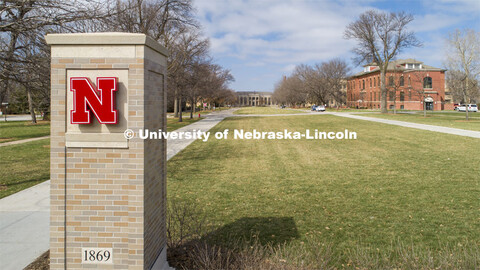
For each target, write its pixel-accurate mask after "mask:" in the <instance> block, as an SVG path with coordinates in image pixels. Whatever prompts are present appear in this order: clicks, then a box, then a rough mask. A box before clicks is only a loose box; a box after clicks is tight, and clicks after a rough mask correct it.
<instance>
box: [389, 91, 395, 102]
mask: <svg viewBox="0 0 480 270" xmlns="http://www.w3.org/2000/svg"><path fill="white" fill-rule="evenodd" d="M388 93H389V98H390V101H393V99H395V92H394V91H390V92H388Z"/></svg>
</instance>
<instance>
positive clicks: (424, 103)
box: [422, 94, 427, 118]
mask: <svg viewBox="0 0 480 270" xmlns="http://www.w3.org/2000/svg"><path fill="white" fill-rule="evenodd" d="M422 99H423V100H422V102H423V117H424V118H425V117H427V103H426V102H425V94H423V95H422Z"/></svg>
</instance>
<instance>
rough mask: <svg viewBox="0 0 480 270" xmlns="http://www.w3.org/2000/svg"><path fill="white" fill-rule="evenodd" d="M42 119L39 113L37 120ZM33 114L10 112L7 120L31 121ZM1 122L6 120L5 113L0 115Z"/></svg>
mask: <svg viewBox="0 0 480 270" xmlns="http://www.w3.org/2000/svg"><path fill="white" fill-rule="evenodd" d="M40 119H42V116H41V115H37V120H40ZM31 120H32V116H31V115H30V114H9V115H7V122H10V121H31ZM0 122H5V115H0Z"/></svg>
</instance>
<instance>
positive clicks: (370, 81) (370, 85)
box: [370, 78, 372, 88]
mask: <svg viewBox="0 0 480 270" xmlns="http://www.w3.org/2000/svg"><path fill="white" fill-rule="evenodd" d="M370 88H372V78H370Z"/></svg>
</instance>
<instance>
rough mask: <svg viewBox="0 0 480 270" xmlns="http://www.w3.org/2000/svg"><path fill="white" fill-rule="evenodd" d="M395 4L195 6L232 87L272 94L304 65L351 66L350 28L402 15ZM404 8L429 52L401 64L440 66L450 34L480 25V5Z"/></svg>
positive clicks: (452, 0)
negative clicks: (374, 13)
mask: <svg viewBox="0 0 480 270" xmlns="http://www.w3.org/2000/svg"><path fill="white" fill-rule="evenodd" d="M393 2H394V3H392V4H390V3H391V2H389V1H387V2H385V1H373V0H340V1H334V0H282V1H280V0H196V1H195V2H194V3H195V6H196V7H197V11H198V17H199V20H200V22H201V24H202V26H203V28H204V29H203V30H204V32H205V33H206V35H207V36H208V37H210V39H211V50H212V53H213V55H214V57H215V58H217V59H220V62H222V64H224V65H226V67H227V68H229V69H231V70H232V74H233V75H234V76H236V77H238V79H237V81H236V82H235V83H234V84H233V87H234V88H237V89H244V90H248V89H249V88H252V89H253V88H255V89H265V90H267V89H272V88H273V84H274V81H275V79H270V78H281V75H282V74H288V73H290V72H291V71H292V70H293V68H294V67H295V65H298V64H300V63H310V64H311V63H315V62H321V61H326V60H329V59H332V58H334V57H340V58H343V59H345V60H347V61H348V60H350V59H351V56H352V55H351V52H350V51H351V49H352V48H353V47H354V46H355V45H356V43H355V41H352V40H345V39H344V38H343V32H344V30H345V27H346V26H347V24H348V23H350V22H352V21H353V20H354V19H355V18H357V16H358V15H359V14H361V13H362V12H363V11H365V10H368V9H383V10H385V11H400V10H398V8H401V7H398V6H397V5H396V3H397V2H395V1H393ZM404 3H405V8H407V9H409V10H413V11H415V14H416V16H415V20H414V21H413V22H412V23H411V25H410V27H409V28H410V29H411V30H414V31H415V32H416V33H417V36H418V38H419V39H420V40H421V41H423V42H424V47H422V48H413V49H409V50H407V51H405V52H403V53H402V54H401V55H399V58H407V57H408V58H416V59H419V60H421V61H424V62H425V63H426V64H428V65H434V66H441V61H442V58H443V46H442V44H443V43H442V39H443V38H444V36H445V35H446V33H447V32H448V31H450V30H451V29H452V28H455V27H458V25H460V26H461V25H462V23H463V24H465V22H466V21H468V20H470V22H472V20H473V24H476V25H477V26H478V25H480V23H479V21H480V20H478V16H479V15H478V14H479V11H480V1H477V0H472V1H470V0H459V1H457V0H435V1H431V0H423V2H420V1H411V2H410V1H406V2H404ZM397 4H398V3H397ZM475 17H477V20H476V21H475ZM471 27H474V26H471ZM259 72H261V73H262V75H261V76H259ZM253 78H255V80H253ZM262 79H264V80H263V81H262ZM253 82H255V83H253Z"/></svg>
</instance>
